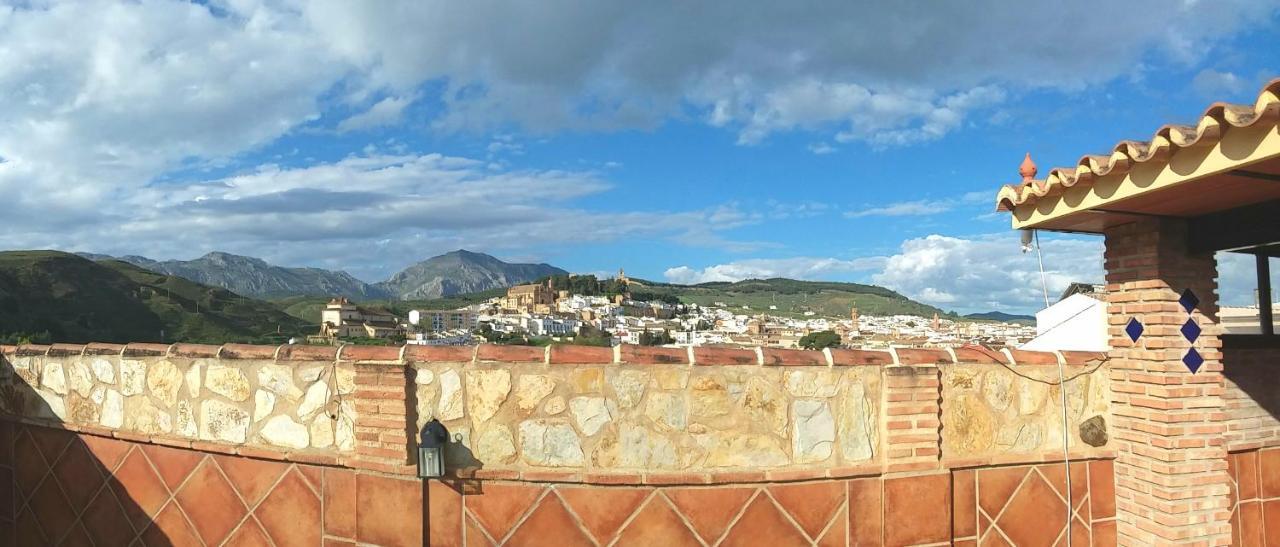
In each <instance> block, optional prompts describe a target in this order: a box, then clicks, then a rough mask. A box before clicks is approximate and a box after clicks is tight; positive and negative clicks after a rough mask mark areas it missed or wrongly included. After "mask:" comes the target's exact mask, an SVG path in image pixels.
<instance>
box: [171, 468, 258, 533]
mask: <svg viewBox="0 0 1280 547" xmlns="http://www.w3.org/2000/svg"><path fill="white" fill-rule="evenodd" d="M175 499H176V500H177V502H178V504H179V505H181V506H182V508H183V510H184V511H185V512H186V513H187V515H188V516H189V517H190V518H191V524H193V525H194V526H195V528H196V532H197V533H199V534H200V538H201V539H203V540H204V542H205V544H208V545H218V544H220V543H222V540H224V539H226V538H227V536H228V535H229V534H230V533H231V531H232V530H234V529H235V527H236V525H237V524H238V523H239V522H240V520H241V519H243V518H244V515H245V514H246V513H248V512H249V510H248V509H246V508H245V506H244V504H243V503H241V502H240V497H239V496H237V495H236V492H235V490H232V488H231V485H230V484H227V480H226V479H224V478H222V473H220V472H219V471H218V467H217V465H215V464H213V463H212V462H207V461H206V462H205V463H204V464H203V465H201V466H200V467H199V468H197V469H196V470H195V472H194V473H192V474H191V478H190V479H188V480H187V481H186V482H185V483H184V484H183V485H182V490H179V491H178V494H177V495H176V496H175Z"/></svg>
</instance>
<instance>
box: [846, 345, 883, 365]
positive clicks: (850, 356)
mask: <svg viewBox="0 0 1280 547" xmlns="http://www.w3.org/2000/svg"><path fill="white" fill-rule="evenodd" d="M831 360H832V362H833V363H834V364H835V365H837V366H856V365H892V364H893V355H891V354H890V353H889V352H887V351H872V350H861V349H834V348H833V349H832V350H831Z"/></svg>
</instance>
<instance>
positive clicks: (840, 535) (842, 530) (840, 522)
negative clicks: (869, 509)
mask: <svg viewBox="0 0 1280 547" xmlns="http://www.w3.org/2000/svg"><path fill="white" fill-rule="evenodd" d="M844 511H845V507H844V506H841V507H840V509H839V510H838V511H836V518H835V519H834V520H832V521H831V526H830V527H828V528H827V531H825V532H823V533H822V537H820V538H818V542H817V543H816V544H815V545H816V547H844V546H845V545H846V544H847V542H848V535H849V518H848V517H847V516H845V514H844Z"/></svg>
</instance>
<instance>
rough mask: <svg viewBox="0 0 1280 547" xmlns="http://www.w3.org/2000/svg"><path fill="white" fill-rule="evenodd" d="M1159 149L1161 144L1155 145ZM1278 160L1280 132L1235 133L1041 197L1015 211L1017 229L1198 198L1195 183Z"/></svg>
mask: <svg viewBox="0 0 1280 547" xmlns="http://www.w3.org/2000/svg"><path fill="white" fill-rule="evenodd" d="M1153 144H1157V145H1158V144H1159V143H1153ZM1275 157H1280V126H1277V124H1276V123H1274V122H1272V123H1259V124H1255V125H1252V126H1249V127H1234V128H1231V129H1230V130H1229V131H1225V132H1224V133H1223V135H1222V138H1221V139H1220V140H1218V141H1217V142H1216V143H1214V144H1213V145H1211V146H1193V147H1189V148H1182V149H1180V150H1178V152H1177V153H1176V154H1173V155H1172V156H1170V158H1169V161H1168V162H1144V163H1135V164H1134V165H1133V166H1132V168H1131V169H1129V170H1126V171H1124V172H1122V173H1112V174H1108V175H1104V176H1101V177H1098V178H1097V179H1096V180H1095V181H1094V182H1093V184H1091V185H1087V186H1086V185H1078V186H1072V187H1070V188H1067V189H1065V190H1064V191H1063V192H1062V193H1060V194H1056V195H1047V196H1043V197H1040V198H1039V199H1037V200H1035V201H1029V202H1026V203H1023V204H1021V205H1017V206H1015V207H1014V208H1013V211H1012V212H1013V215H1012V216H1013V228H1014V229H1023V228H1037V227H1039V226H1040V225H1042V224H1044V223H1046V222H1048V221H1052V220H1057V219H1061V218H1063V217H1066V216H1068V215H1072V214H1088V213H1084V211H1088V210H1090V209H1096V208H1102V209H1106V208H1107V205H1108V204H1112V203H1116V202H1118V201H1122V200H1125V199H1129V198H1133V197H1137V196H1141V195H1145V194H1150V193H1153V192H1161V191H1166V190H1171V189H1175V188H1177V189H1179V191H1187V192H1194V191H1196V190H1195V184H1194V183H1195V181H1197V180H1203V179H1205V178H1207V177H1212V176H1214V175H1217V174H1220V173H1225V172H1227V171H1231V170H1233V169H1242V168H1245V167H1246V166H1248V165H1250V164H1253V163H1257V162H1260V161H1264V160H1267V159H1271V158H1275Z"/></svg>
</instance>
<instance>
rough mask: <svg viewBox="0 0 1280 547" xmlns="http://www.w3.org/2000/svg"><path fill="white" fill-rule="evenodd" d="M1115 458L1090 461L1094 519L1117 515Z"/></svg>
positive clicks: (1091, 506) (1090, 487) (1090, 497)
mask: <svg viewBox="0 0 1280 547" xmlns="http://www.w3.org/2000/svg"><path fill="white" fill-rule="evenodd" d="M1115 475H1116V474H1115V461H1114V460H1094V461H1091V462H1089V513H1090V515H1091V516H1092V517H1093V518H1094V519H1105V518H1111V517H1114V516H1116V476H1115Z"/></svg>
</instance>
